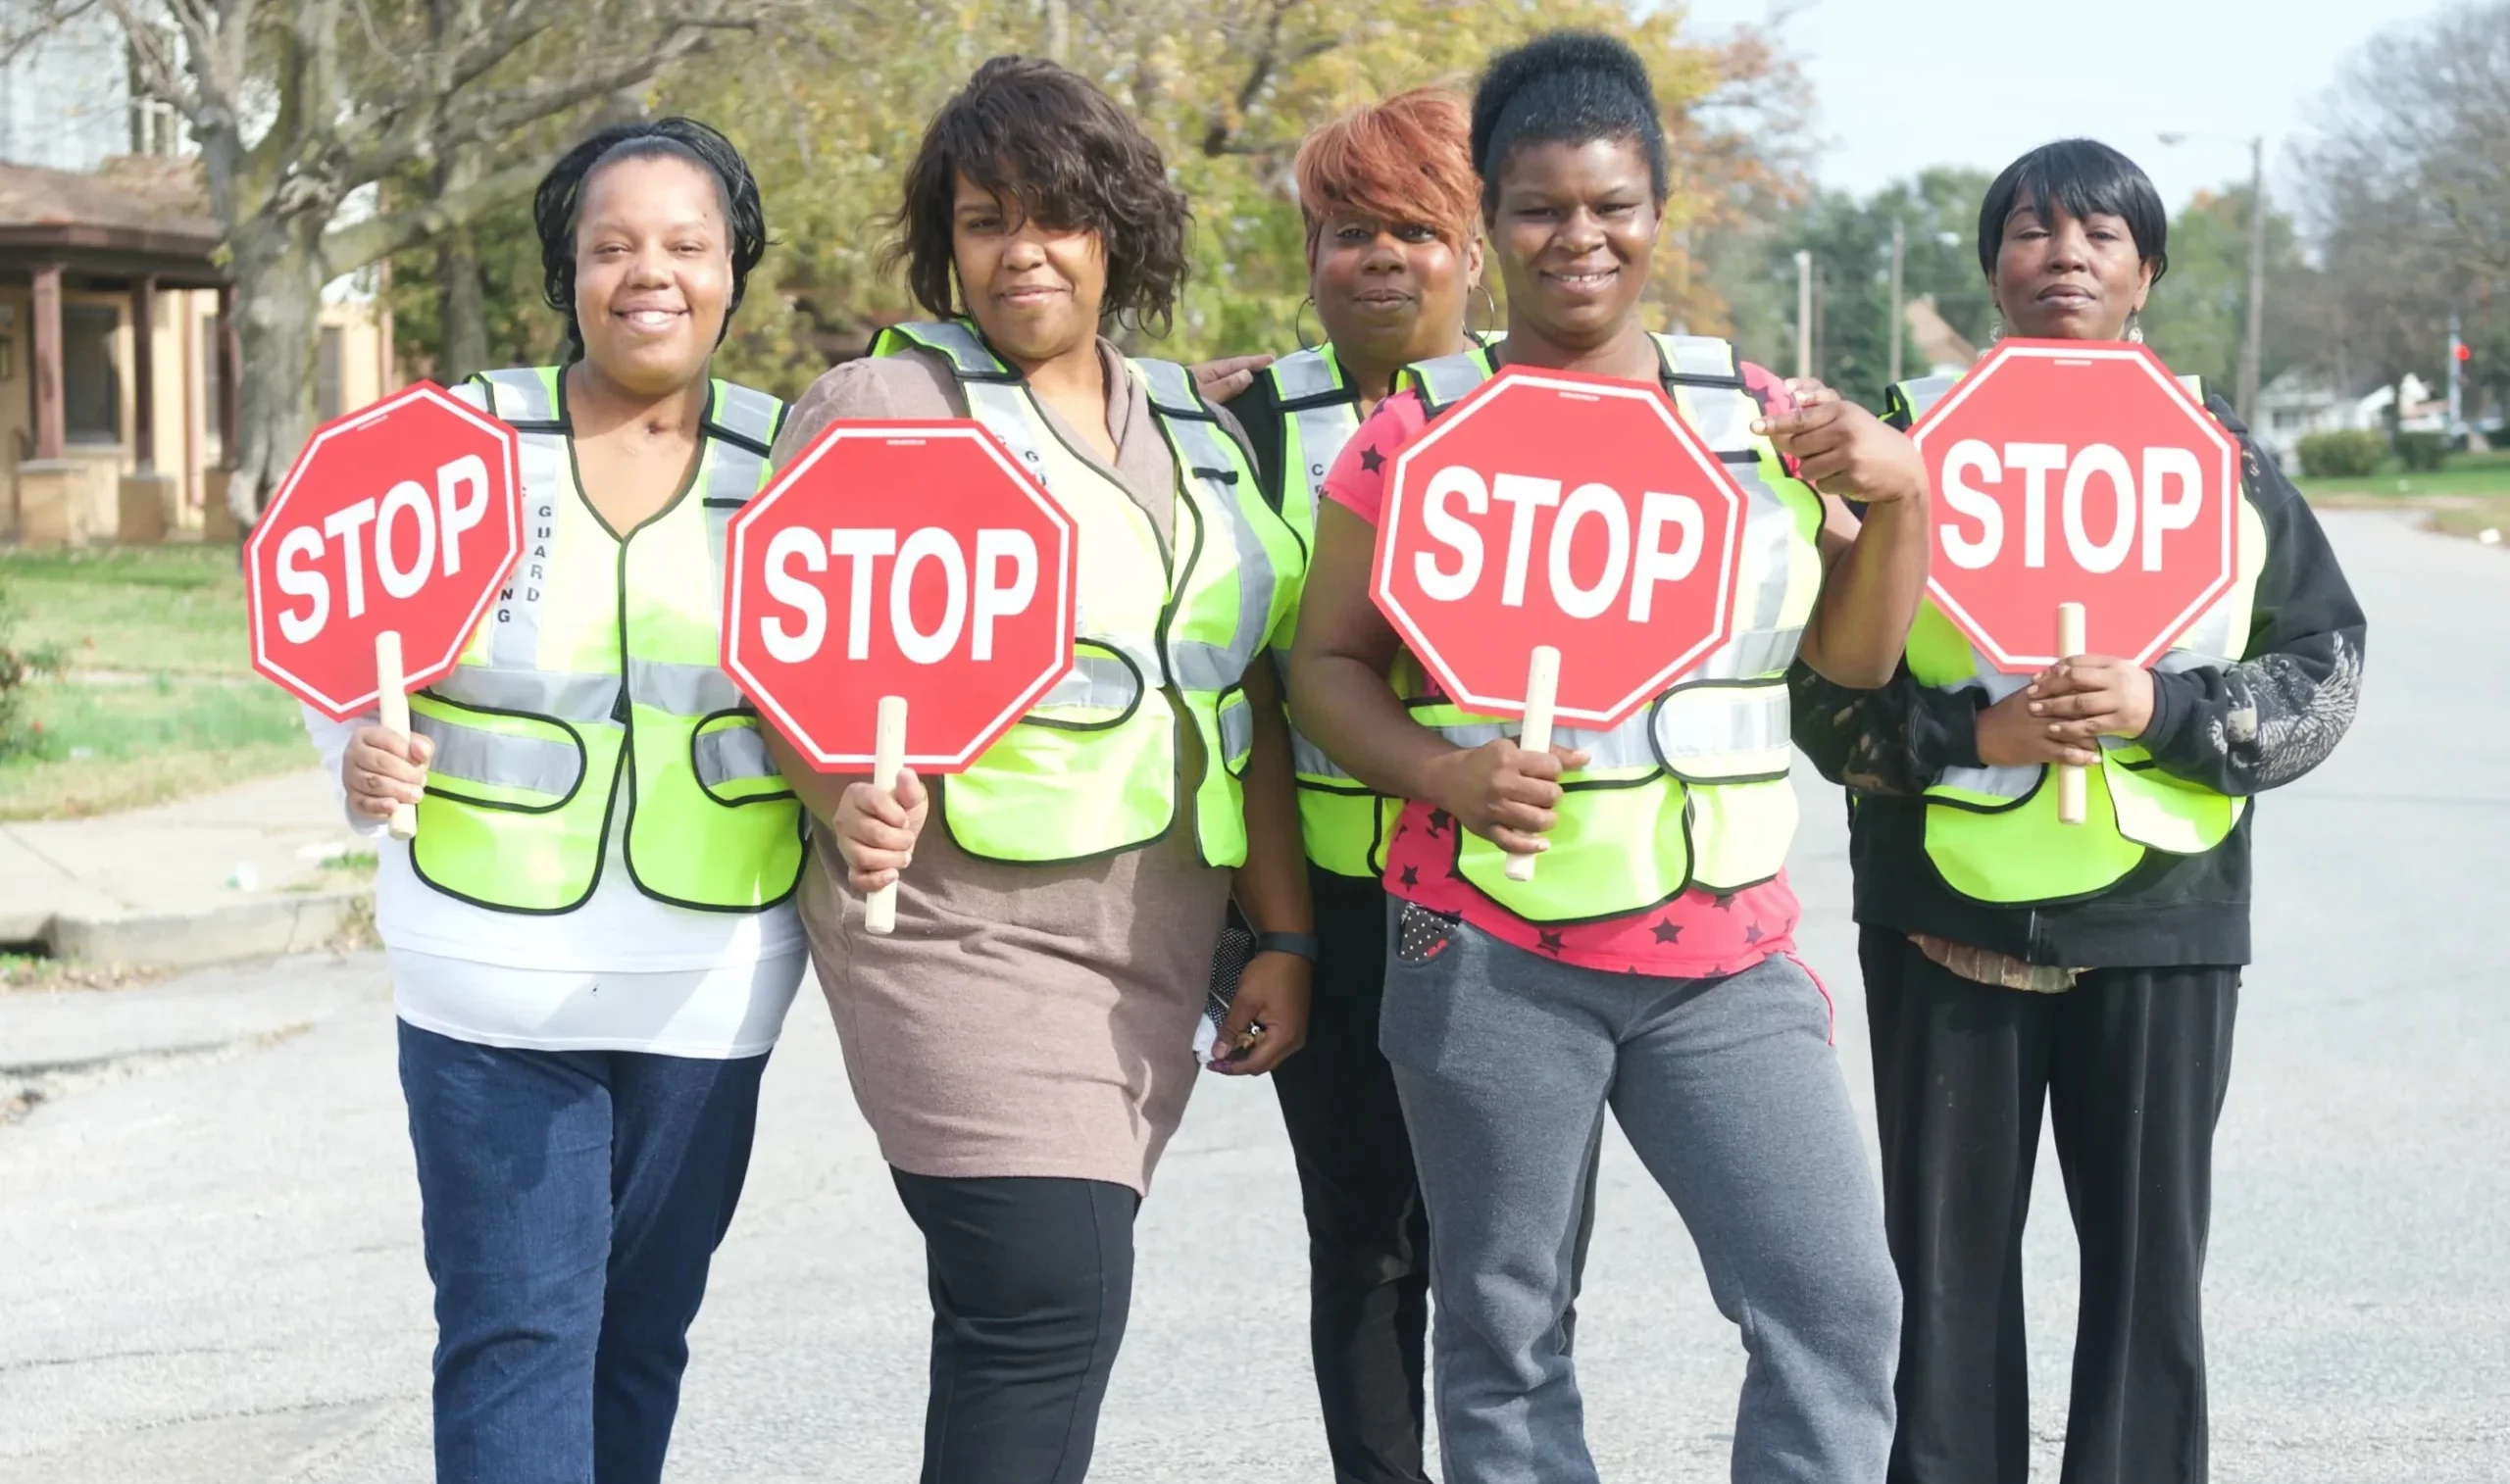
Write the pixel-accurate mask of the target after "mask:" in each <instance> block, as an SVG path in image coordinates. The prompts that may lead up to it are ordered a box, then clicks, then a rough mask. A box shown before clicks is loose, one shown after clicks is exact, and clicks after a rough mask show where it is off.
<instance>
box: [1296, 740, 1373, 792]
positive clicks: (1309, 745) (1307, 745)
mask: <svg viewBox="0 0 2510 1484" xmlns="http://www.w3.org/2000/svg"><path fill="white" fill-rule="evenodd" d="M1290 771H1292V772H1294V773H1296V774H1298V775H1299V776H1300V777H1302V778H1339V779H1343V780H1345V781H1348V782H1352V783H1357V782H1359V781H1360V780H1359V779H1357V778H1354V777H1352V776H1351V775H1350V774H1349V773H1347V772H1345V771H1343V770H1342V765H1341V764H1339V763H1336V762H1334V761H1333V760H1332V759H1331V758H1329V757H1327V756H1326V755H1325V749H1324V748H1321V747H1319V746H1317V745H1316V744H1315V743H1313V742H1310V741H1309V740H1308V739H1307V736H1306V734H1305V733H1304V732H1301V731H1298V730H1296V729H1295V728H1293V729H1292V730H1291V732H1290Z"/></svg>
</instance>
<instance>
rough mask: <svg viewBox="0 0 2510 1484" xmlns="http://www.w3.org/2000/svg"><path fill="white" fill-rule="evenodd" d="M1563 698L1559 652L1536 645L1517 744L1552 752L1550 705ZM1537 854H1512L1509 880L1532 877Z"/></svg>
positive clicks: (1527, 681) (1526, 879)
mask: <svg viewBox="0 0 2510 1484" xmlns="http://www.w3.org/2000/svg"><path fill="white" fill-rule="evenodd" d="M1559 699H1560V651H1558V650H1556V649H1554V648H1552V647H1551V646H1550V645H1548V644H1537V645H1535V646H1534V647H1533V663H1532V664H1531V665H1529V666H1527V667H1526V729H1525V735H1524V736H1523V737H1521V738H1519V739H1518V742H1517V745H1518V746H1519V747H1522V748H1524V749H1525V750H1526V751H1528V752H1530V753H1547V752H1549V751H1551V708H1552V705H1553V703H1554V702H1556V701H1558V700H1559ZM1537 859H1539V858H1538V857H1535V856H1510V857H1509V858H1508V879H1509V880H1511V881H1531V880H1532V879H1533V863H1534V862H1535V861H1536V860H1537Z"/></svg>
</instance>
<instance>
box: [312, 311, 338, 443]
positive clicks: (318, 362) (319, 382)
mask: <svg viewBox="0 0 2510 1484" xmlns="http://www.w3.org/2000/svg"><path fill="white" fill-rule="evenodd" d="M314 411H315V412H316V413H317V414H319V415H321V417H322V420H324V421H326V422H328V421H330V420H332V419H333V418H336V417H338V416H339V415H340V412H341V408H340V327H339V326H338V325H336V324H326V325H324V326H323V343H322V347H321V348H320V349H319V350H318V351H317V352H316V354H315V361H314Z"/></svg>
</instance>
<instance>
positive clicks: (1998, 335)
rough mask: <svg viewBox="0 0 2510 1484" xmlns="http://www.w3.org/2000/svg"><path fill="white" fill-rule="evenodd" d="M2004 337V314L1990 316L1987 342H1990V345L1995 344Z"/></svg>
mask: <svg viewBox="0 0 2510 1484" xmlns="http://www.w3.org/2000/svg"><path fill="white" fill-rule="evenodd" d="M2003 338H2004V316H2002V315H1990V316H1989V317H1988V318H1987V343H1988V344H1989V345H1993V344H1995V343H1996V342H1997V341H1998V340H2001V339H2003Z"/></svg>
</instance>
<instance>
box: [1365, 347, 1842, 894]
mask: <svg viewBox="0 0 2510 1484" xmlns="http://www.w3.org/2000/svg"><path fill="white" fill-rule="evenodd" d="M1656 343H1657V349H1658V351H1659V353H1660V354H1661V356H1662V358H1663V363H1664V382H1665V385H1666V386H1667V388H1668V389H1669V390H1670V391H1671V392H1672V394H1673V401H1674V406H1675V407H1676V409H1677V410H1678V411H1680V412H1681V414H1682V419H1683V420H1684V421H1686V422H1688V423H1689V424H1690V425H1691V427H1692V428H1693V429H1695V430H1696V431H1697V432H1698V433H1699V435H1700V437H1701V438H1702V439H1703V440H1704V441H1706V442H1707V444H1708V446H1709V447H1710V448H1712V449H1714V450H1715V451H1716V452H1717V455H1718V457H1719V458H1720V459H1721V460H1722V461H1723V462H1724V464H1725V465H1726V469H1727V471H1728V472H1729V473H1731V474H1732V475H1733V476H1734V480H1735V482H1736V483H1737V484H1739V485H1741V486H1742V489H1743V492H1744V494H1745V495H1746V497H1747V498H1748V505H1747V508H1746V511H1745V516H1744V525H1743V537H1742V548H1743V567H1742V576H1741V580H1740V581H1739V582H1737V583H1736V584H1735V588H1734V612H1733V624H1732V630H1731V632H1732V637H1731V638H1729V639H1728V640H1727V641H1726V642H1725V643H1724V644H1722V645H1720V646H1719V647H1718V648H1717V649H1716V650H1714V651H1712V652H1711V653H1710V654H1709V655H1708V657H1707V658H1706V659H1704V660H1701V661H1700V662H1699V663H1698V664H1697V665H1694V666H1692V667H1691V668H1689V669H1688V670H1686V671H1684V672H1683V673H1682V674H1681V675H1679V676H1677V677H1676V678H1675V680H1674V682H1673V683H1672V684H1671V685H1669V686H1668V687H1667V688H1666V689H1665V691H1664V692H1663V693H1662V694H1660V695H1659V696H1657V697H1656V699H1655V700H1654V701H1652V702H1650V703H1649V704H1648V705H1647V706H1645V707H1644V708H1642V709H1641V710H1640V711H1639V712H1638V713H1637V714H1636V715H1634V716H1632V717H1631V718H1630V719H1629V720H1627V721H1624V722H1623V723H1622V724H1621V725H1619V726H1616V727H1612V728H1609V729H1598V730H1587V729H1582V728H1578V727H1561V728H1559V729H1557V730H1555V731H1554V732H1553V733H1552V737H1553V740H1554V741H1556V742H1557V743H1559V744H1560V745H1561V746H1563V747H1573V748H1582V749H1584V750H1586V751H1587V752H1589V753H1591V754H1592V758H1591V759H1590V761H1589V762H1588V765H1587V766H1586V767H1585V768H1583V769H1581V770H1580V771H1577V772H1572V773H1568V774H1565V775H1564V776H1563V777H1562V779H1561V787H1562V789H1563V791H1564V794H1565V797H1564V798H1563V799H1562V800H1561V803H1560V808H1559V810H1558V812H1557V813H1558V816H1559V823H1558V824H1557V825H1556V826H1554V828H1553V829H1552V831H1551V833H1550V835H1549V837H1548V838H1549V840H1550V848H1549V849H1547V850H1545V851H1544V852H1543V855H1542V866H1541V868H1540V869H1539V870H1537V871H1535V872H1534V879H1533V880H1531V881H1529V882H1518V881H1511V880H1509V879H1508V878H1507V874H1506V866H1507V859H1508V858H1507V855H1506V853H1505V852H1503V851H1501V850H1500V849H1499V847H1497V846H1496V845H1493V844H1491V843H1490V842H1489V841H1487V840H1484V839H1482V838H1481V836H1480V835H1477V834H1474V833H1472V832H1471V831H1469V830H1465V829H1461V828H1459V829H1457V830H1455V831H1454V832H1453V833H1454V835H1455V840H1456V869H1457V871H1458V872H1459V873H1460V874H1462V876H1463V877H1464V879H1465V880H1466V881H1467V882H1469V883H1471V884H1472V885H1473V886H1474V887H1475V888H1476V889H1478V890H1479V891H1481V893H1482V894H1483V895H1484V896H1487V897H1489V898H1490V899H1491V900H1493V901H1495V902H1497V903H1498V904H1499V905H1500V906H1502V907H1505V908H1507V909H1508V910H1509V911H1510V912H1512V913H1515V914H1516V915H1518V916H1520V917H1523V918H1525V919H1527V920H1528V921H1532V922H1591V921H1599V920H1601V919H1603V918H1607V917H1617V916H1622V915H1627V914H1630V913H1633V912H1638V911H1640V910H1642V909H1645V908H1648V907H1652V906H1655V905H1656V904H1658V903H1662V902H1668V901H1671V900H1672V899H1674V898H1675V897H1677V896H1680V895H1681V894H1682V893H1683V892H1684V891H1687V890H1689V889H1690V888H1692V887H1695V886H1697V887H1706V888H1709V889H1711V890H1715V891H1734V890H1738V889H1740V888H1742V887H1745V886H1750V885H1753V884H1756V883H1758V882H1762V881H1766V880H1769V879H1770V878H1771V877H1773V876H1775V875H1777V874H1778V872H1779V870H1780V868H1781V867H1782V866H1784V865H1785V864H1786V849H1787V846H1788V845H1789V844H1790V843H1791V842H1792V841H1793V839H1794V837H1795V821H1796V809H1795V790H1794V788H1793V786H1792V785H1791V784H1789V783H1788V782H1787V778H1786V774H1787V766H1788V763H1789V761H1790V759H1791V756H1792V754H1791V752H1790V746H1791V744H1790V741H1789V736H1788V724H1789V723H1788V710H1787V692H1786V668H1787V666H1788V665H1790V664H1792V663H1793V661H1794V659H1795V648H1796V644H1797V642H1798V641H1799V640H1800V639H1801V638H1802V637H1803V634H1804V624H1805V622H1806V620H1807V619H1809V618H1811V617H1812V614H1813V605H1814V602H1815V600H1816V599H1818V598H1819V597H1820V596H1821V589H1822V563H1821V555H1820V549H1819V548H1818V547H1817V546H1816V544H1815V538H1816V537H1817V535H1818V534H1819V533H1820V531H1821V528H1822V500H1821V497H1820V496H1819V495H1817V494H1815V493H1814V492H1813V491H1812V489H1811V488H1810V487H1808V486H1806V485H1805V484H1803V483H1801V482H1799V481H1798V480H1796V479H1794V478H1793V477H1791V476H1790V475H1788V474H1787V472H1786V470H1785V468H1784V466H1783V465H1782V464H1781V463H1780V462H1779V457H1778V452H1777V450H1776V449H1774V448H1772V447H1771V446H1770V442H1769V440H1768V438H1766V437H1764V436H1761V435H1759V434H1756V433H1754V432H1753V431H1752V430H1751V427H1752V420H1754V419H1755V418H1757V417H1759V416H1760V406H1759V404H1758V403H1756V402H1754V401H1753V400H1752V397H1751V395H1750V393H1748V392H1746V391H1745V390H1744V388H1743V377H1742V368H1741V365H1740V363H1739V362H1737V361H1736V359H1735V357H1734V348H1733V347H1732V346H1731V345H1729V344H1727V343H1726V342H1725V341H1723V340H1715V339H1709V338H1706V337H1703V336H1695V335H1659V336H1657V337H1656ZM1490 373H1491V372H1490V366H1489V358H1488V356H1487V355H1486V354H1484V353H1467V354H1464V355H1457V356H1447V357H1443V358H1441V359H1439V360H1436V361H1428V362H1423V363H1422V364H1420V365H1418V366H1413V367H1409V368H1407V369H1406V370H1405V371H1404V372H1403V378H1402V382H1401V383H1400V384H1403V385H1406V386H1409V387H1410V388H1411V389H1413V390H1415V391H1417V392H1419V393H1420V395H1421V398H1422V400H1423V402H1425V403H1426V404H1427V405H1428V406H1429V408H1430V410H1431V415H1432V416H1435V415H1436V414H1437V413H1438V412H1439V411H1440V410H1442V409H1444V408H1446V407H1448V406H1450V405H1451V404H1453V403H1454V402H1455V401H1456V400H1457V399H1459V398H1461V397H1463V396H1464V395H1466V394H1467V393H1469V392H1471V391H1472V390H1473V389H1474V388H1475V387H1476V386H1479V385H1480V384H1481V382H1482V381H1483V380H1484V379H1486V378H1487V377H1488V376H1489V375H1490ZM1412 715H1413V717H1414V719H1416V720H1418V721H1420V722H1421V723H1422V724H1423V725H1425V726H1428V727H1430V728H1431V730H1434V731H1436V732H1437V733H1438V734H1439V735H1441V736H1443V737H1445V738H1446V739H1447V740H1448V741H1450V742H1453V743H1455V744H1456V745H1457V746H1458V747H1480V746H1481V745H1483V744H1485V743H1487V742H1490V741H1492V740H1493V739H1495V738H1498V737H1502V736H1512V735H1514V734H1515V733H1516V731H1517V729H1518V727H1519V725H1520V723H1518V722H1516V721H1509V720H1503V719H1501V718H1499V717H1490V716H1485V715H1481V714H1479V713H1474V712H1469V711H1466V710H1465V709H1463V708H1462V707H1459V706H1455V705H1452V704H1450V703H1445V702H1440V703H1436V704H1431V705H1423V706H1416V707H1414V708H1413V713H1412Z"/></svg>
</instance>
